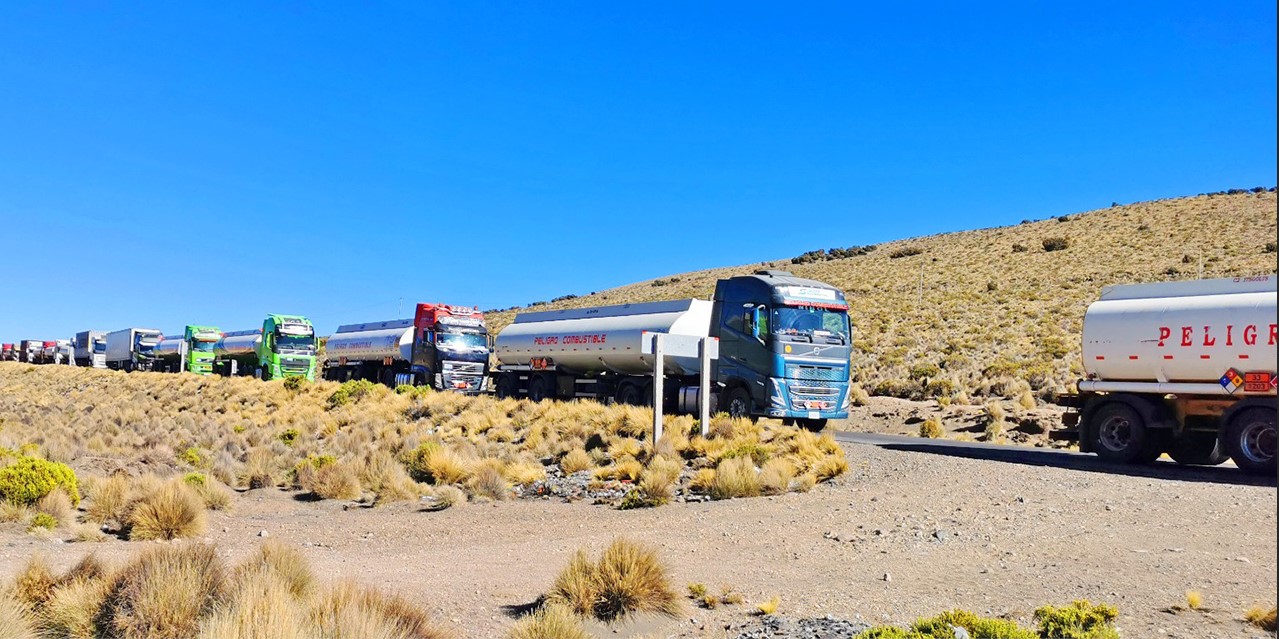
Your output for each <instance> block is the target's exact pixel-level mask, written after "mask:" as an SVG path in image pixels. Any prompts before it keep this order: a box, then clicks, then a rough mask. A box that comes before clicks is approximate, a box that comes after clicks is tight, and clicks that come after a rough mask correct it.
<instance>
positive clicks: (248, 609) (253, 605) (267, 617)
mask: <svg viewBox="0 0 1279 639" xmlns="http://www.w3.org/2000/svg"><path fill="white" fill-rule="evenodd" d="M313 636H314V635H313V634H311V630H310V628H308V627H307V610H306V608H305V607H304V606H303V604H302V603H301V602H300V601H299V600H298V599H297V598H296V596H295V595H294V593H292V592H291V591H290V589H289V587H288V586H287V585H286V584H285V582H284V580H282V579H281V578H280V577H279V575H277V574H275V573H272V572H270V571H262V570H253V571H250V572H249V573H248V574H246V575H244V576H243V577H242V578H241V579H238V580H237V582H236V586H235V589H234V591H233V592H232V593H231V595H230V597H228V598H227V600H226V601H225V602H223V603H222V604H221V605H220V606H218V607H217V608H216V609H215V610H214V611H213V613H212V614H210V615H209V616H208V617H206V618H205V619H204V620H203V621H202V622H201V623H200V634H199V639H311V637H313Z"/></svg>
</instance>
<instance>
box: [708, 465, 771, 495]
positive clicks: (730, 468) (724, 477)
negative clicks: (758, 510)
mask: <svg viewBox="0 0 1279 639" xmlns="http://www.w3.org/2000/svg"><path fill="white" fill-rule="evenodd" d="M761 491H762V487H761V484H760V479H759V473H758V472H757V471H756V470H755V464H754V463H753V462H751V460H750V458H749V457H734V458H731V459H725V460H724V461H722V462H720V464H719V466H717V467H716V468H715V480H714V482H712V484H711V487H710V494H711V496H712V497H714V498H716V499H729V498H732V497H758V496H759V494H760V492H761Z"/></svg>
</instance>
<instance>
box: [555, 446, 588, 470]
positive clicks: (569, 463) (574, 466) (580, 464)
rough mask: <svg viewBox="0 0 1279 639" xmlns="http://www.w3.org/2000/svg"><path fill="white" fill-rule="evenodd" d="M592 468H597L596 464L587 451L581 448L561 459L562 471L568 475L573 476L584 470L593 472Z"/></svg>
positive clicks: (573, 450)
mask: <svg viewBox="0 0 1279 639" xmlns="http://www.w3.org/2000/svg"><path fill="white" fill-rule="evenodd" d="M592 468H595V462H594V461H593V460H592V459H591V456H590V455H589V454H587V452H586V450H584V449H581V448H574V449H572V450H570V451H568V452H567V453H565V454H564V456H563V457H562V458H560V469H561V470H563V471H564V474H566V475H572V474H573V473H577V472H581V471H583V470H591V469H592Z"/></svg>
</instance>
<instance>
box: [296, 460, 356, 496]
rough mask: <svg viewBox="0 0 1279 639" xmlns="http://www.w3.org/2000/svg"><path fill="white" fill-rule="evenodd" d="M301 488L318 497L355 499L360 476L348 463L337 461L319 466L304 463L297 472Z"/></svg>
mask: <svg viewBox="0 0 1279 639" xmlns="http://www.w3.org/2000/svg"><path fill="white" fill-rule="evenodd" d="M298 483H299V484H301V486H302V488H303V489H305V490H307V491H309V492H310V493H311V494H313V495H315V496H316V497H319V498H320V499H357V498H359V496H360V478H359V476H358V475H356V472H355V469H354V468H352V467H351V466H350V465H349V464H345V463H342V462H337V463H333V464H326V465H324V466H321V467H320V468H315V467H314V466H311V465H304V466H302V467H301V469H300V470H299V472H298Z"/></svg>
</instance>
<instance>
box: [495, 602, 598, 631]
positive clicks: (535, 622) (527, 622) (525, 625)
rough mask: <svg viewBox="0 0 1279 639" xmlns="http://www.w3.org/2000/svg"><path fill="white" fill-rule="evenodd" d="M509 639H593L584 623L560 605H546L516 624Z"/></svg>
mask: <svg viewBox="0 0 1279 639" xmlns="http://www.w3.org/2000/svg"><path fill="white" fill-rule="evenodd" d="M506 637H507V639H591V635H590V634H588V633H587V632H586V630H585V629H584V628H583V627H582V621H581V619H579V618H578V617H577V616H576V615H574V614H573V611H572V610H570V609H568V608H567V607H565V606H563V605H560V604H553V603H552V604H546V605H544V606H542V607H541V608H538V610H537V611H536V612H534V613H533V614H531V615H528V616H526V617H524V618H523V619H520V620H519V621H517V622H515V625H514V626H513V627H511V631H510V632H509V633H507V635H506Z"/></svg>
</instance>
